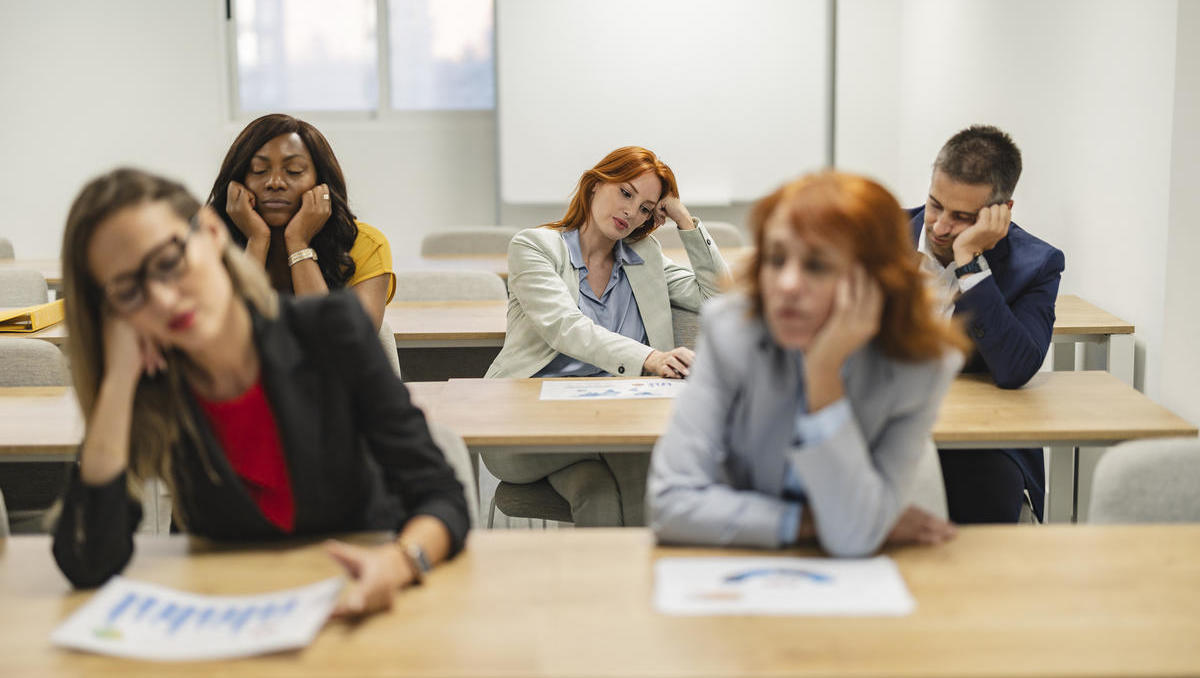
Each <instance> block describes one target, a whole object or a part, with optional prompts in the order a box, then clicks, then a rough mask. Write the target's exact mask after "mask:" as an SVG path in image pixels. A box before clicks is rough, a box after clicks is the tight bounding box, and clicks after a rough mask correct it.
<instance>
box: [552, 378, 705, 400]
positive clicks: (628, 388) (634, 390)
mask: <svg viewBox="0 0 1200 678" xmlns="http://www.w3.org/2000/svg"><path fill="white" fill-rule="evenodd" d="M686 383H687V382H685V381H683V380H682V379H596V380H591V379H561V380H556V381H543V382H542V394H541V396H540V399H541V400H610V399H620V398H674V397H675V396H676V395H678V394H679V392H680V391H681V390H682V389H683V387H684V386H685V385H686Z"/></svg>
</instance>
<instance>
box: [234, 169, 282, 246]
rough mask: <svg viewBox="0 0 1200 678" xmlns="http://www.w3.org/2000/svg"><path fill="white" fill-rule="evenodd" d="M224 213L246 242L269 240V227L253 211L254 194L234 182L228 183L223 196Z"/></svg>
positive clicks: (260, 216)
mask: <svg viewBox="0 0 1200 678" xmlns="http://www.w3.org/2000/svg"><path fill="white" fill-rule="evenodd" d="M225 213H226V214H228V215H229V218H230V219H232V220H233V225H234V226H237V227H238V230H239V231H241V232H242V234H243V235H245V236H246V240H255V241H259V240H266V241H269V240H270V239H271V227H270V226H267V222H265V221H263V218H262V215H260V214H259V213H258V212H257V211H256V210H255V209H254V194H253V193H251V192H250V190H249V189H247V188H246V187H245V186H243V185H241V184H240V183H238V182H236V181H231V182H229V188H228V189H227V190H226V194H225Z"/></svg>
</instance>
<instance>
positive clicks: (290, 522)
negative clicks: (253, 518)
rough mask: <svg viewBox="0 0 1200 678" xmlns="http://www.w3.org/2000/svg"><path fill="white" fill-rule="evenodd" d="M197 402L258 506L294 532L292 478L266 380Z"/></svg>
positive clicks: (287, 529)
mask: <svg viewBox="0 0 1200 678" xmlns="http://www.w3.org/2000/svg"><path fill="white" fill-rule="evenodd" d="M196 402H198V403H200V408H201V409H203V410H204V413H205V414H206V415H208V421H209V423H210V424H212V428H213V432H214V433H216V435H217V440H218V441H220V443H221V447H223V448H225V456H226V457H227V458H228V459H229V463H230V465H231V466H233V470H234V472H236V473H237V474H238V477H239V478H241V479H242V483H243V484H244V485H245V486H246V491H247V492H249V493H250V498H251V499H253V500H254V503H255V504H257V505H258V510H260V511H262V514H263V516H264V517H265V518H266V519H267V520H269V521H271V522H272V523H273V524H275V526H277V527H278V528H279V529H281V530H283V531H284V532H291V531H292V528H293V526H294V523H295V518H296V507H295V504H294V503H293V501H292V484H291V480H289V478H288V470H287V461H286V460H285V459H284V457H283V445H282V444H281V443H280V441H279V429H278V428H277V427H276V426H275V415H274V413H272V412H271V404H270V403H268V402H267V396H266V394H265V393H263V389H262V380H261V379H259V380H258V381H256V382H254V385H253V386H251V387H250V388H249V389H247V391H246V392H245V393H243V394H241V395H240V396H238V397H236V398H234V399H233V400H224V401H220V402H214V401H209V400H205V399H204V398H201V397H200V396H199V395H197V396H196Z"/></svg>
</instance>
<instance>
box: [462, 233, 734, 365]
mask: <svg viewBox="0 0 1200 678" xmlns="http://www.w3.org/2000/svg"><path fill="white" fill-rule="evenodd" d="M693 221H694V223H695V224H696V228H694V229H691V230H687V231H682V230H681V231H679V237H680V239H681V240H683V246H684V249H685V250H686V251H687V255H688V259H689V261H690V262H691V265H692V267H691V268H688V267H686V266H680V265H679V264H676V263H675V262H673V261H671V260H670V259H669V258H667V257H666V256H664V255H663V253H662V247H660V246H659V244H658V241H657V240H655V239H654V236H650V237H648V238H644V239H642V240H641V241H639V242H636V243H633V244H632V245H631V247H632V249H633V251H634V252H637V253H638V255H639V256H641V257H642V259H643V262H644V263H642V264H641V265H636V266H634V265H627V266H625V275H626V276H627V277H628V279H629V285H630V287H632V288H633V297H634V299H636V300H637V305H638V312H639V313H640V314H641V316H642V324H643V325H644V326H645V327H646V338H647V339H648V340H649V342H650V345H649V346H646V345H645V344H642V343H639V342H637V341H634V340H633V339H630V338H628V337H623V336H621V335H619V334H617V333H616V332H610V331H608V330H606V329H604V328H603V327H600V326H599V325H597V324H596V323H594V322H592V321H591V320H590V319H589V318H588V317H587V316H585V315H584V314H583V312H582V311H580V310H579V272H578V269H576V268H575V267H574V266H572V265H571V257H570V254H569V253H568V252H567V244H566V243H565V242H563V239H562V233H560V232H559V231H555V230H552V229H549V228H542V227H538V228H527V229H525V230H523V231H521V232H520V233H517V234H516V235H515V236H513V239H512V241H511V242H510V243H509V244H508V330H507V333H506V334H505V337H504V347H503V348H501V349H500V353H499V355H497V356H496V359H495V360H494V361H493V362H492V365H491V367H489V368H488V371H487V374H486V375H485V376H487V377H509V378H517V379H524V378H526V377H530V376H533V375H534V374H537V372H538V370H540V369H542V368H543V367H545V366H546V365H548V364H549V363H550V361H551V360H553V359H554V357H555V356H556V355H558V354H559V353H565V354H567V355H569V356H571V357H573V358H578V359H579V360H583V361H586V362H588V363H591V364H592V365H595V366H596V367H599V368H600V369H602V370H604V371H605V372H608V373H609V374H613V375H618V376H626V377H636V376H638V375H640V374H641V373H642V364H643V363H644V362H646V358H647V357H649V355H650V351H651V350H652V349H657V350H659V351H669V350H671V349H672V348H675V346H674V335H673V334H672V331H671V306H678V307H680V308H685V309H688V310H690V311H697V310H699V309H700V304H701V303H703V301H704V300H705V299H708V298H709V297H713V296H716V295H717V294H718V293H719V292H720V285H721V281H722V280H723V279H724V278H726V277H728V275H729V268H728V267H727V266H726V265H725V260H724V259H722V258H721V253H720V252H719V251H718V250H717V246H716V245H715V244H713V239H712V237H710V236H709V235H708V231H707V230H705V228H704V225H703V224H702V223H700V222H699V221H696V220H694V219H693Z"/></svg>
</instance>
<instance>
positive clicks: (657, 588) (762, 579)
mask: <svg viewBox="0 0 1200 678" xmlns="http://www.w3.org/2000/svg"><path fill="white" fill-rule="evenodd" d="M654 606H655V608H656V609H657V610H658V611H659V612H662V613H664V614H675V615H722V614H737V615H820V616H898V615H906V614H910V613H912V611H913V610H915V609H916V607H917V603H916V601H915V600H913V597H912V595H910V594H909V592H908V587H906V586H905V585H904V579H903V578H901V576H900V571H899V570H897V569H896V564H895V563H894V562H893V561H892V559H891V558H888V557H886V556H878V557H875V558H863V559H833V558H732V557H731V558H721V557H716V558H661V559H659V560H658V561H657V562H655V564H654Z"/></svg>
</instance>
